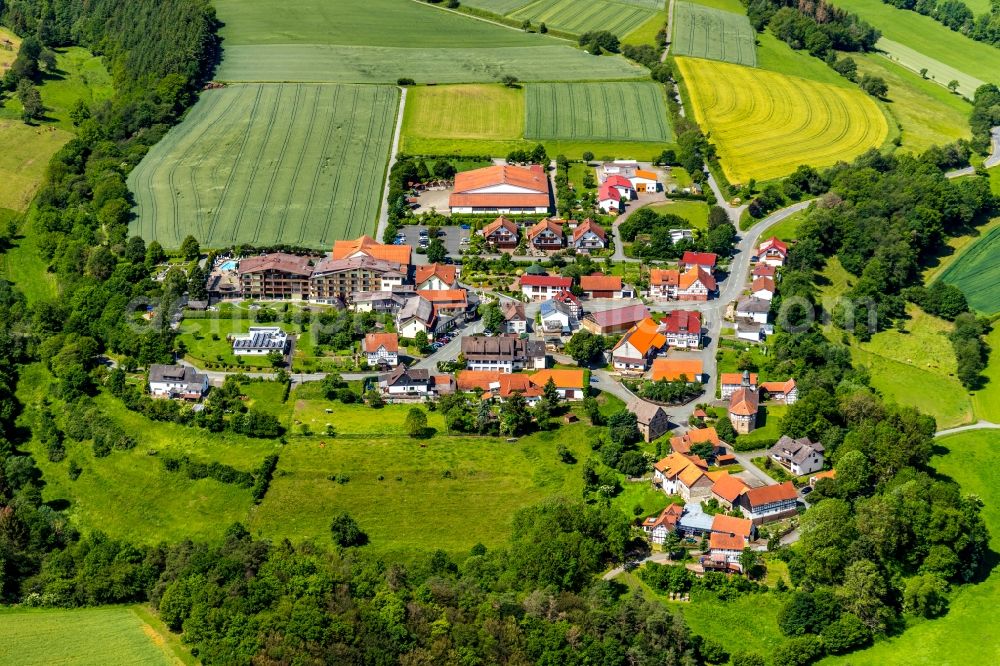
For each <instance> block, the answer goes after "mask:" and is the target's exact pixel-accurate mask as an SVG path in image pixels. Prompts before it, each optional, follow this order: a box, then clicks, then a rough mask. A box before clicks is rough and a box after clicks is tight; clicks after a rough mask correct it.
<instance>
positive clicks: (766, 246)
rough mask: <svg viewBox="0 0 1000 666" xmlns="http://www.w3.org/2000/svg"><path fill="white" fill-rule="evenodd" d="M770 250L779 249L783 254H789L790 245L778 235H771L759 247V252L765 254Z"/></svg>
mask: <svg viewBox="0 0 1000 666" xmlns="http://www.w3.org/2000/svg"><path fill="white" fill-rule="evenodd" d="M768 250H777V251H778V252H780V253H781V254H782V255H785V254H788V246H787V245H785V244H784V243H783V242H782V241H781V240H779V239H778V237H777V236H771V237H770V238H768V239H767V240H766V241H764V242H763V243H761V244H760V246H759V247H758V248H757V251H758V254H764V253H765V252H767V251H768Z"/></svg>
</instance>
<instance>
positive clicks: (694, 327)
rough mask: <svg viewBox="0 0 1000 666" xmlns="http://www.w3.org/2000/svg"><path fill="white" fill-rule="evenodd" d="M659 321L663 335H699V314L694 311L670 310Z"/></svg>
mask: <svg viewBox="0 0 1000 666" xmlns="http://www.w3.org/2000/svg"><path fill="white" fill-rule="evenodd" d="M660 321H661V322H662V323H663V326H664V332H665V333H675V334H676V333H698V334H701V313H700V312H697V311H695V310H671V311H670V312H668V313H667V316H666V317H664V318H663V319H661V320H660Z"/></svg>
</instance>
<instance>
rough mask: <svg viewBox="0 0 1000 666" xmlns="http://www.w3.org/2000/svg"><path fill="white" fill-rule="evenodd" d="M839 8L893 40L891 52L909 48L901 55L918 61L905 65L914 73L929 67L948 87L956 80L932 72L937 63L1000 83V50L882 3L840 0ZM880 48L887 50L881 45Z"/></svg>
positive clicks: (933, 21) (902, 57) (915, 14)
mask: <svg viewBox="0 0 1000 666" xmlns="http://www.w3.org/2000/svg"><path fill="white" fill-rule="evenodd" d="M836 6H837V7H839V8H841V9H846V10H847V11H850V12H855V13H856V14H858V15H859V16H861V18H863V19H864V20H866V21H868V22H869V23H871V24H872V25H873V26H875V27H876V28H878V29H879V30H881V31H882V35H883V38H884V39H888V40H890V44H889V45H888V47H889V50H890V51H891V48H892V43H897V44H902V45H903V46H904V47H906V48H907V51H906V54H907V55H906V56H903V55H902V54H901V55H900V59H901V61H902V60H904V59H905V58H911V57H913V58H916V60H914V61H911V62H903V64H904V65H906V66H907V67H908V68H910V69H914V70H919V69H920V68H922V67H927V68H928V69H929V70H931V73H934V74H935V76H936V77H937V79H938V80H939V81H942V82H943V83H945V84H946V83H948V81H950V80H951V79H952V78H956V77H955V76H953V75H945V74H944V73H941V74H938V73H936V72H934V71H933V70H932V69H931V68H932V67H933V66H934V63H933V61H937V62H940V63H942V64H944V65H945V66H947V67H948V68H950V69H951V70H957V71H958V72H962V73H964V74H966V75H968V76H971V77H973V78H976V79H980V80H982V81H991V82H993V83H1000V50H997V49H996V48H995V47H993V46H990V45H989V44H984V43H982V42H977V41H974V40H972V39H969V38H968V37H966V36H965V35H963V34H961V33H958V32H955V31H953V30H950V29H948V28H946V27H945V26H943V25H941V24H940V23H938V22H937V21H935V20H934V19H932V18H931V17H929V16H922V15H921V14H918V13H917V12H914V11H907V10H903V9H896V8H895V7H893V6H891V5H887V4H884V3H883V2H882V0H837V2H836ZM877 46H878V47H879V48H886V45H883V44H882V43H881V42H879V44H878V45H877ZM914 54H916V55H914ZM920 54H922V55H920ZM917 56H920V57H917ZM946 77H947V78H946Z"/></svg>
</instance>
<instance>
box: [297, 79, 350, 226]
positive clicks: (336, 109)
mask: <svg viewBox="0 0 1000 666" xmlns="http://www.w3.org/2000/svg"><path fill="white" fill-rule="evenodd" d="M347 90H349V91H350V94H351V95H352V96H355V97H354V99H355V100H356V99H357V98H356V95H357V89H356V88H354V87H353V86H350V87H348V88H347ZM340 92H341V88H339V87H338V88H337V92H336V95H335V96H334V100H333V114H334V117H337V118H339V117H342V110H341V108H340V106H339V104H340ZM333 129H334V124H333V123H332V122H331V123H329V124H328V125H327V127H326V134H325V135H324V137H323V147H322V149H321V150H320V152H319V156H318V157H319V160H320V164H322V163H323V162H324V161H325V160H326V154H327V151H328V150H329V146H330V137H331V136H332V135H333ZM321 174H322V167H321V166H319V165H317V168H316V169H315V171H314V172H313V179H312V183H311V184H310V186H309V196H308V198H307V199H306V205H305V207H304V208H303V210H302V222H301V223H300V224H301V225H302V227H303V229H304V230H306V231H307V230H308V229H307V228H308V227H309V225H310V222H311V219H312V208H313V201H315V199H316V187H317V185H318V184H319V179H320V175H321Z"/></svg>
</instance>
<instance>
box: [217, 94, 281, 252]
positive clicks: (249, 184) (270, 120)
mask: <svg viewBox="0 0 1000 666" xmlns="http://www.w3.org/2000/svg"><path fill="white" fill-rule="evenodd" d="M269 88H270V89H271V91H273V96H272V98H271V100H269V106H270V114H269V115H268V117H267V124H266V126H265V128H264V136H263V138H262V139H260V145H259V146H258V147H257V153H256V155H255V156H254V158H253V159H252V160H251V162H250V175H249V177H248V178H247V179H246V187H245V188H244V189H243V196H242V197H241V200H240V207H239V213H238V214H237V217H236V224H234V225H232V227H231V229H230V235H229V238H228V239H227V240H229V241H230V242H234V241H235V240H236V237H237V236H238V235H239V230H240V227H241V225H242V224H243V220H244V219H245V217H246V214H247V209H248V208H249V207H250V204H251V202H253V201H254V199H255V195H256V194H257V188H256V187H255V183H254V181H256V180H257V173H258V172H259V171H260V165H261V163H262V162H263V161H264V157H265V155H266V151H267V147H268V143H269V142H270V141H271V134H272V132H273V131H274V121H275V118H277V116H278V109H279V108H281V91H282V90H283V89H284V86H269ZM245 237H246V236H245Z"/></svg>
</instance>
